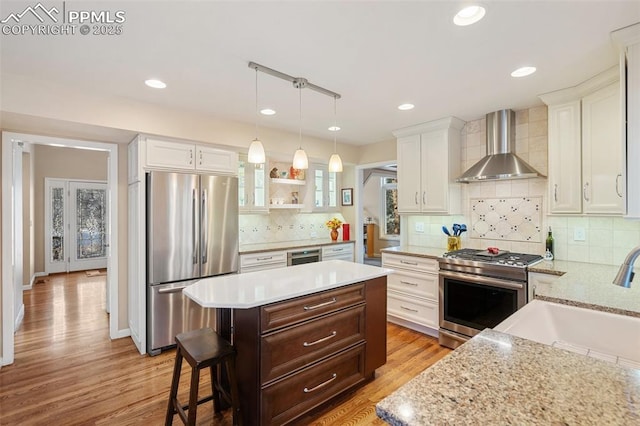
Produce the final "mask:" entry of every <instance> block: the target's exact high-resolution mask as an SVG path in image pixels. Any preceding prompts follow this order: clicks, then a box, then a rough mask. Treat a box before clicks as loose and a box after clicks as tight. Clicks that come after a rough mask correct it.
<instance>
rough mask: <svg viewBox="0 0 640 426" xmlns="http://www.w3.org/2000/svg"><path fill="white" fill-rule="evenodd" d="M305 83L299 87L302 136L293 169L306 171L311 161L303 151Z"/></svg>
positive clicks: (294, 156) (300, 136) (294, 158)
mask: <svg viewBox="0 0 640 426" xmlns="http://www.w3.org/2000/svg"><path fill="white" fill-rule="evenodd" d="M303 86H304V83H303V82H301V83H300V84H299V86H298V90H299V93H300V96H299V99H300V103H299V105H300V135H299V146H298V149H297V150H296V152H295V154H293V168H294V169H298V170H306V169H308V168H309V159H308V158H307V153H306V152H304V150H303V149H302V87H303Z"/></svg>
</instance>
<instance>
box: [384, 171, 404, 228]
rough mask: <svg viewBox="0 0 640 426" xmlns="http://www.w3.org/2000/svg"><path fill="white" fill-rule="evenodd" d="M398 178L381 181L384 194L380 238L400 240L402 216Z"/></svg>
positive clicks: (387, 178)
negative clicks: (400, 213)
mask: <svg viewBox="0 0 640 426" xmlns="http://www.w3.org/2000/svg"><path fill="white" fill-rule="evenodd" d="M397 182H398V181H397V179H396V178H390V177H384V178H382V179H381V189H382V191H381V194H382V200H381V203H380V204H381V205H382V214H381V216H380V217H381V218H382V223H381V224H380V238H383V239H398V238H400V215H399V214H398V184H397Z"/></svg>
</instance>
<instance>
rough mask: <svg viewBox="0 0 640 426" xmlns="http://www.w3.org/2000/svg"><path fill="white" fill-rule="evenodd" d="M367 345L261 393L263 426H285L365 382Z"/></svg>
mask: <svg viewBox="0 0 640 426" xmlns="http://www.w3.org/2000/svg"><path fill="white" fill-rule="evenodd" d="M364 358H365V345H364V343H362V344H360V345H358V346H355V347H354V348H352V349H349V350H347V351H344V352H342V353H340V354H339V355H336V356H334V357H331V358H328V359H326V360H324V361H322V362H320V363H317V364H314V365H313V366H311V367H309V368H306V369H303V370H301V371H299V372H297V373H295V374H293V375H291V376H288V377H286V378H285V379H283V380H281V381H278V382H275V383H273V384H271V385H269V386H267V387H265V388H264V389H263V390H262V394H263V399H262V410H261V412H262V416H261V417H262V419H261V422H260V424H264V425H269V424H283V423H287V422H288V421H290V420H292V419H294V418H296V417H298V416H300V415H301V414H303V413H305V412H307V411H309V410H311V409H313V408H315V407H317V406H318V405H320V404H322V403H323V402H325V401H327V400H329V399H331V398H332V397H333V396H335V395H336V394H337V393H339V392H342V391H344V390H346V389H348V388H350V387H352V386H354V385H356V384H358V383H360V382H362V381H364V380H365V374H364Z"/></svg>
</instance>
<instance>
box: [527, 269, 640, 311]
mask: <svg viewBox="0 0 640 426" xmlns="http://www.w3.org/2000/svg"><path fill="white" fill-rule="evenodd" d="M618 268H619V267H618V266H615V265H599V264H592V263H582V262H567V261H556V260H554V261H553V262H548V261H543V262H540V263H538V264H537V265H534V266H533V267H531V268H529V271H530V272H539V273H548V274H551V275H557V278H556V277H554V279H552V280H549V281H547V282H540V283H538V284H537V286H536V288H535V297H536V299H541V300H546V301H549V302H557V303H564V304H568V305H573V306H579V307H583V308H588V309H596V310H599V311H605V312H612V313H616V314H621V315H631V316H635V317H640V283H635V285H634V284H632V285H631V287H630V288H624V287H619V286H617V285H614V284H612V282H613V279H614V278H615V276H616V274H617V273H618ZM635 272H636V274H637V273H639V272H640V269H639V268H635ZM560 273H562V274H560Z"/></svg>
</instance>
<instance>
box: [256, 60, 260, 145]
mask: <svg viewBox="0 0 640 426" xmlns="http://www.w3.org/2000/svg"><path fill="white" fill-rule="evenodd" d="M258 118H260V116H259V115H258V68H256V139H258Z"/></svg>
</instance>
